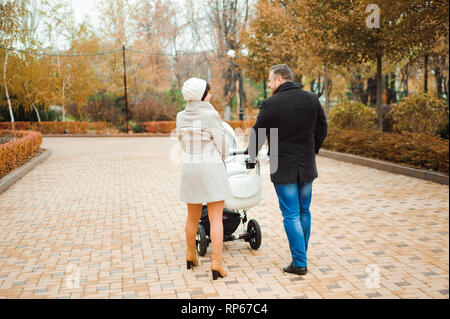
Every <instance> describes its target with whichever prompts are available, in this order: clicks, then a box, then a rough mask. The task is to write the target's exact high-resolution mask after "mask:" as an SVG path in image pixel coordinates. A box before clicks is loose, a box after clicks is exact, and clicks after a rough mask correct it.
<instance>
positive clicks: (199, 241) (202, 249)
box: [195, 224, 208, 256]
mask: <svg viewBox="0 0 450 319" xmlns="http://www.w3.org/2000/svg"><path fill="white" fill-rule="evenodd" d="M195 243H196V245H197V252H198V254H199V255H200V256H205V254H206V248H208V240H207V239H206V232H205V228H203V226H202V225H200V224H198V228H197V236H196V237H195Z"/></svg>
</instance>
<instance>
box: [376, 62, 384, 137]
mask: <svg viewBox="0 0 450 319" xmlns="http://www.w3.org/2000/svg"><path fill="white" fill-rule="evenodd" d="M381 72H382V56H381V55H378V56H377V124H378V125H377V126H378V130H379V131H381V132H382V131H383V109H382V107H383V103H382V98H383V83H382V73H381Z"/></svg>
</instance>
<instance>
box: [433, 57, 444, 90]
mask: <svg viewBox="0 0 450 319" xmlns="http://www.w3.org/2000/svg"><path fill="white" fill-rule="evenodd" d="M437 60H438V63H437V64H435V65H436V66H435V68H434V76H435V77H436V95H437V97H438V98H442V93H443V87H442V82H444V83H445V81H443V80H444V77H443V76H442V73H441V65H442V64H441V57H438V59H437Z"/></svg>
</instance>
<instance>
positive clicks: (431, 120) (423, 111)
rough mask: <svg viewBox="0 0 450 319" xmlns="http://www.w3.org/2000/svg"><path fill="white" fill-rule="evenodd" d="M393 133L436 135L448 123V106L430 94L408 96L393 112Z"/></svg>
mask: <svg viewBox="0 0 450 319" xmlns="http://www.w3.org/2000/svg"><path fill="white" fill-rule="evenodd" d="M393 119H394V131H396V132H401V131H407V132H412V133H425V134H429V135H437V134H438V132H439V130H441V129H443V128H445V125H446V124H447V122H448V106H447V104H446V103H445V101H443V100H440V99H438V98H436V97H435V96H434V95H432V94H428V93H418V94H413V95H410V96H408V97H407V98H405V99H403V100H402V101H400V102H399V103H398V105H397V106H395V108H394V110H393Z"/></svg>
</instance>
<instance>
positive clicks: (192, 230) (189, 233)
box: [185, 204, 202, 269]
mask: <svg viewBox="0 0 450 319" xmlns="http://www.w3.org/2000/svg"><path fill="white" fill-rule="evenodd" d="M187 207H188V216H187V219H186V227H185V231H186V244H187V245H186V246H187V251H186V260H187V268H188V269H189V268H190V266H191V264H190V263H189V261H190V262H192V264H193V265H194V266H195V265H197V264H198V260H197V249H196V245H195V237H196V235H197V227H198V221H199V220H200V217H201V216H202V204H187Z"/></svg>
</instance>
